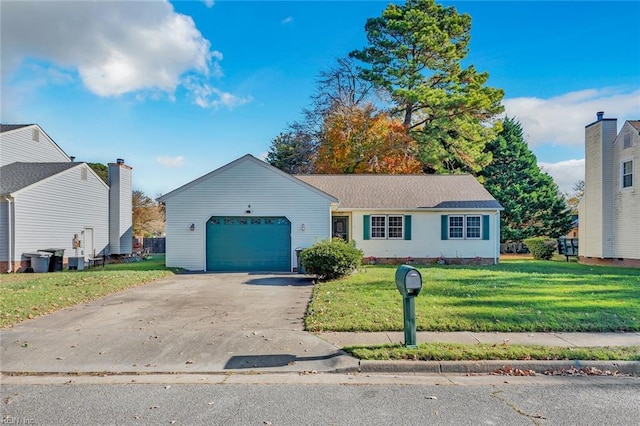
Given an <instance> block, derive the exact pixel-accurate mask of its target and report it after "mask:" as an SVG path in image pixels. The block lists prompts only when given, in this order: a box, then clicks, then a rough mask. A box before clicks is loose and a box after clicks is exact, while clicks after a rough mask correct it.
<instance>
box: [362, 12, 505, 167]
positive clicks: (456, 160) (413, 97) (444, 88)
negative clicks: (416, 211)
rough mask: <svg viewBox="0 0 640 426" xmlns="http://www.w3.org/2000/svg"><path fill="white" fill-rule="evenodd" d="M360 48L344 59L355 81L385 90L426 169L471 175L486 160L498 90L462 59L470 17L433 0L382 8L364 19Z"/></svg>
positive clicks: (494, 125)
mask: <svg viewBox="0 0 640 426" xmlns="http://www.w3.org/2000/svg"><path fill="white" fill-rule="evenodd" d="M365 30H366V32H367V40H368V46H367V47H365V48H364V49H361V50H356V51H353V52H351V54H350V56H351V57H353V58H356V59H358V60H360V61H362V62H363V63H364V64H365V66H364V67H363V68H362V71H361V73H360V76H361V77H362V78H363V79H365V80H367V81H370V82H371V83H373V84H374V86H375V87H376V88H377V89H379V90H382V91H384V92H386V93H387V94H388V95H389V97H390V98H391V102H392V103H393V107H392V108H391V109H392V114H393V115H396V116H399V118H400V119H401V120H402V121H403V123H404V126H405V128H406V129H407V131H408V132H409V133H410V134H411V135H412V136H413V137H414V138H415V139H416V141H417V142H418V144H419V146H420V156H421V161H422V163H423V167H424V170H425V171H426V172H442V171H465V172H472V173H477V172H478V171H479V170H481V169H482V167H484V166H486V165H487V164H488V163H489V162H490V161H491V156H490V154H489V153H488V152H487V151H485V150H484V146H485V144H486V143H487V142H488V141H490V140H492V139H493V138H495V136H496V135H497V132H499V131H500V123H499V121H495V120H494V119H495V117H496V116H497V115H498V114H500V113H501V112H502V111H503V109H504V108H503V106H502V104H501V101H502V97H503V96H504V92H503V91H502V90H500V89H495V88H492V87H488V86H486V83H487V80H488V79H489V74H488V73H486V72H478V71H476V69H475V68H474V66H473V65H470V66H468V67H463V65H462V61H463V60H464V59H465V58H466V56H467V54H468V45H469V40H470V31H471V17H470V16H469V15H467V14H459V13H458V12H457V11H456V9H455V8H454V7H452V6H448V7H443V6H442V5H439V4H436V3H435V1H434V0H407V1H406V3H405V4H404V5H398V4H393V3H392V4H390V5H389V6H387V8H386V9H385V10H384V11H383V12H382V16H381V17H378V18H371V19H368V20H367V23H366V26H365Z"/></svg>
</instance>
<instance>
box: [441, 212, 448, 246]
mask: <svg viewBox="0 0 640 426" xmlns="http://www.w3.org/2000/svg"><path fill="white" fill-rule="evenodd" d="M440 225H441V226H440V239H441V240H448V239H449V215H446V214H443V215H442V216H440Z"/></svg>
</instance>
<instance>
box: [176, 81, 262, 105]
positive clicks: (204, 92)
mask: <svg viewBox="0 0 640 426" xmlns="http://www.w3.org/2000/svg"><path fill="white" fill-rule="evenodd" d="M185 86H186V87H187V88H188V89H189V91H190V92H191V94H192V96H193V102H194V103H195V104H196V105H198V106H200V107H202V108H214V109H215V108H218V107H221V106H224V107H226V108H228V109H234V108H236V107H239V106H241V105H244V104H247V103H249V102H252V101H253V98H252V97H251V96H247V97H240V96H236V95H234V94H232V93H229V92H224V91H222V90H220V89H218V88H216V87H213V86H211V85H210V84H208V83H206V82H202V81H199V80H198V79H196V78H189V79H187V81H186V82H185Z"/></svg>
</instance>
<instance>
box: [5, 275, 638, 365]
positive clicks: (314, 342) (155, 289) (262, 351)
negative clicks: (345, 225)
mask: <svg viewBox="0 0 640 426" xmlns="http://www.w3.org/2000/svg"><path fill="white" fill-rule="evenodd" d="M312 290H313V284H312V282H311V281H310V280H309V279H307V278H306V277H304V276H301V275H296V274H275V275H274V274H246V273H237V274H225V273H220V274H211V273H208V274H179V275H174V276H172V277H169V278H165V279H162V280H159V281H156V282H153V283H151V284H147V285H144V286H140V287H137V288H133V289H129V290H126V291H123V292H120V293H117V294H113V295H110V296H107V297H104V298H102V299H99V300H96V301H93V302H90V303H86V304H81V305H78V306H75V307H72V308H68V309H64V310H62V311H59V312H56V313H53V314H50V315H45V316H42V317H39V318H36V319H33V320H29V321H25V322H23V323H21V324H17V325H15V326H13V327H11V328H6V329H2V330H0V371H1V372H2V374H3V375H4V376H7V375H43V374H49V375H54V374H81V375H82V374H84V375H91V374H121V375H126V374H138V375H140V374H195V373H197V374H218V373H292V372H298V373H305V372H307V373H316V372H355V371H363V372H367V371H371V372H383V373H386V372H390V373H391V372H420V373H435V374H443V373H490V372H492V371H494V370H496V369H499V368H501V367H503V366H505V365H510V366H511V367H513V368H520V369H523V370H527V369H530V370H536V371H539V370H541V369H562V368H571V367H580V368H581V367H585V366H592V367H594V368H598V369H601V370H609V371H619V372H621V373H626V374H640V362H635V361H634V362H586V361H585V362H582V361H557V362H556V361H549V362H542V361H531V362H529V361H497V362H492V361H485V362H420V361H404V362H403V361H385V362H375V361H367V362H364V361H363V362H360V361H359V360H357V359H355V358H353V357H351V356H350V355H348V354H347V353H345V352H344V351H342V350H341V348H342V347H344V346H350V345H373V344H384V343H402V340H403V338H404V335H403V333H402V332H400V333H391V332H386V333H321V334H317V335H315V334H312V333H308V332H305V331H304V330H303V327H304V324H303V317H304V313H305V310H306V307H307V304H308V302H309V300H310V299H311V294H312ZM417 341H418V343H423V342H458V343H495V344H536V345H552V346H574V347H578V346H630V345H640V333H470V332H463V333H425V332H419V333H418V334H417Z"/></svg>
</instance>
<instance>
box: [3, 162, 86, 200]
mask: <svg viewBox="0 0 640 426" xmlns="http://www.w3.org/2000/svg"><path fill="white" fill-rule="evenodd" d="M78 164H80V163H72V162H65V163H21V162H16V163H11V164H7V165H6V166H2V167H0V194H10V193H12V192H16V191H19V190H21V189H22V188H26V187H27V186H29V185H33V184H34V183H36V182H39V181H41V180H42V179H46V178H48V177H51V176H54V175H57V174H58V173H61V172H63V171H65V170H68V169H70V168H72V167H76V166H77V165H78Z"/></svg>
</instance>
